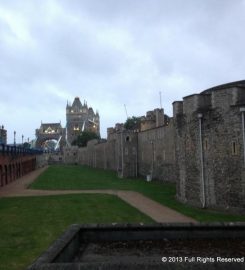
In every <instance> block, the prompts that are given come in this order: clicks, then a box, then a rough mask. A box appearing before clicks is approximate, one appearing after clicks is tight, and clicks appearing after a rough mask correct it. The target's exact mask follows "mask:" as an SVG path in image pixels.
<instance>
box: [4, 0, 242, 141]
mask: <svg viewBox="0 0 245 270" xmlns="http://www.w3.org/2000/svg"><path fill="white" fill-rule="evenodd" d="M244 29H245V1H244V0H23V1H19V0H0V124H3V125H4V126H5V128H6V129H7V131H8V143H13V132H14V130H16V132H17V142H20V141H21V135H22V134H24V136H25V138H28V137H29V138H30V140H31V139H34V138H35V129H36V128H39V127H40V124H41V120H42V121H43V122H46V123H50V122H51V123H52V122H59V121H61V123H62V125H63V126H64V127H65V125H66V118H65V107H66V103H67V100H68V101H69V102H72V101H73V99H74V97H76V96H79V97H80V99H81V100H82V101H83V100H84V99H85V100H86V101H87V103H88V106H91V107H93V109H94V110H98V111H99V113H100V118H101V134H102V137H106V129H107V127H110V126H114V125H115V123H117V122H124V121H125V120H126V113H125V110H124V104H126V107H127V111H128V115H129V116H133V115H134V116H140V115H144V114H145V112H146V111H149V110H152V109H154V108H157V107H159V106H160V96H159V92H160V91H161V92H162V105H163V107H164V109H165V112H166V113H167V114H168V115H170V116H171V115H172V102H173V101H175V100H181V99H182V98H183V97H184V96H186V95H189V94H193V93H199V92H200V91H202V90H205V89H207V88H209V87H212V86H215V85H219V84H223V83H227V82H231V81H236V80H242V79H244V77H245V76H244V71H245V35H244Z"/></svg>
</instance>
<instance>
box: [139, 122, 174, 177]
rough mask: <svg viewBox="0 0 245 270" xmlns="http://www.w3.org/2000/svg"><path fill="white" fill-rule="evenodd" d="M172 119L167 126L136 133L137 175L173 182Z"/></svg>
mask: <svg viewBox="0 0 245 270" xmlns="http://www.w3.org/2000/svg"><path fill="white" fill-rule="evenodd" d="M173 149H174V129H173V121H172V120H170V122H169V124H168V126H162V127H159V128H154V129H151V130H146V131H143V132H140V133H139V134H138V165H139V175H141V176H146V175H150V176H151V177H152V178H155V179H159V180H162V181H170V182H175V181H176V179H177V174H176V166H175V152H174V151H173Z"/></svg>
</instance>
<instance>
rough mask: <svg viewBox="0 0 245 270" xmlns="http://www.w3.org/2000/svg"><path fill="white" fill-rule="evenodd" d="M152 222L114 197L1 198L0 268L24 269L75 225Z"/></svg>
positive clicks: (99, 195) (83, 195) (7, 269)
mask: <svg viewBox="0 0 245 270" xmlns="http://www.w3.org/2000/svg"><path fill="white" fill-rule="evenodd" d="M112 222H117V223H139V222H143V223H152V222H153V221H152V220H151V219H150V218H149V217H147V216H145V215H144V214H142V213H140V212H139V211H137V210H136V209H135V208H133V207H131V206H129V205H128V204H126V203H125V202H124V201H122V200H120V199H119V198H117V197H116V196H113V195H103V194H98V195H97V194H96V195H91V194H82V195H59V196H47V197H46V196H45V197H17V198H1V199H0V269H1V270H22V269H26V267H27V266H28V265H30V264H31V263H32V262H33V260H34V259H35V258H36V257H38V256H39V255H40V254H41V253H42V252H43V251H44V250H46V249H47V247H48V246H49V245H50V244H51V243H52V242H53V241H54V240H55V239H56V238H57V237H58V236H59V235H60V234H61V233H62V232H63V231H64V230H65V229H66V228H67V227H68V226H70V225H71V224H74V223H112Z"/></svg>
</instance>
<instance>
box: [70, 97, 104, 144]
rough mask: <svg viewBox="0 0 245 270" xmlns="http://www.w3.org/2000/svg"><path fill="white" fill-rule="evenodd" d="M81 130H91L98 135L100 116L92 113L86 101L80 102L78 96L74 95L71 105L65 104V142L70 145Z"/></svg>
mask: <svg viewBox="0 0 245 270" xmlns="http://www.w3.org/2000/svg"><path fill="white" fill-rule="evenodd" d="M83 131H92V132H95V133H96V134H97V135H100V116H99V113H98V112H96V113H94V110H93V109H92V108H91V107H88V105H87V102H86V101H84V103H83V104H82V103H81V101H80V99H79V97H75V99H74V101H73V103H72V105H69V104H68V103H67V106H66V132H67V142H68V144H69V145H70V144H71V143H72V142H73V141H74V140H75V139H76V138H77V136H78V135H79V134H81V133H82V132H83Z"/></svg>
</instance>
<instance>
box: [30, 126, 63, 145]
mask: <svg viewBox="0 0 245 270" xmlns="http://www.w3.org/2000/svg"><path fill="white" fill-rule="evenodd" d="M53 141H56V142H57V143H55V144H54V143H53ZM65 144H66V141H65V128H62V126H61V123H41V126H40V128H39V129H36V145H35V147H37V148H43V149H49V148H50V149H55V148H59V149H60V150H62V148H63V146H65Z"/></svg>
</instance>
